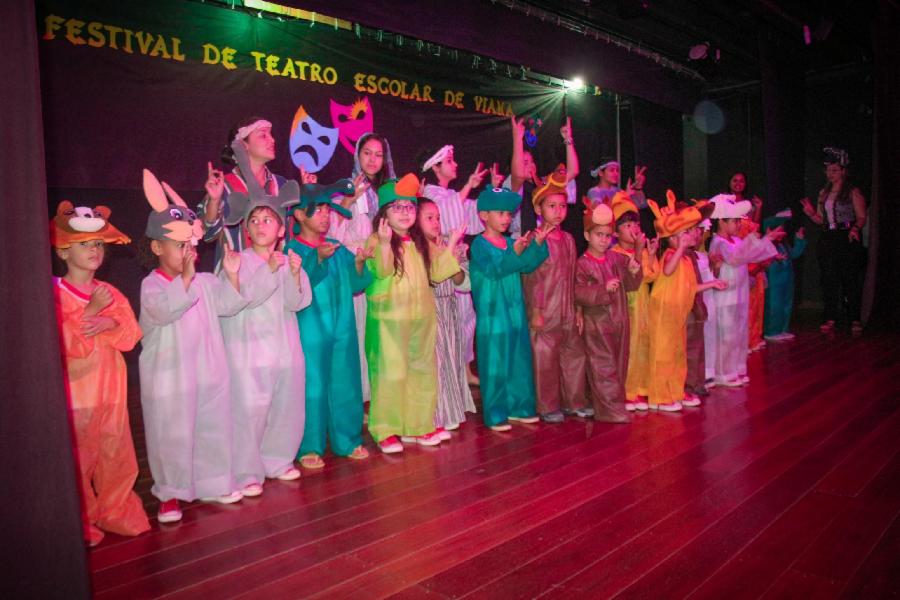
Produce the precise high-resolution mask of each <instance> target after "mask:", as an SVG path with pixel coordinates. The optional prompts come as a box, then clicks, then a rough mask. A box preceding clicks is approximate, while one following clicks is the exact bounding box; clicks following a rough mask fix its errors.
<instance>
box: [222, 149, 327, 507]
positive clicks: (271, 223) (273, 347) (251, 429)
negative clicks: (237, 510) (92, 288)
mask: <svg viewBox="0 0 900 600" xmlns="http://www.w3.org/2000/svg"><path fill="white" fill-rule="evenodd" d="M232 146H233V148H234V153H235V157H236V159H237V161H238V164H239V165H240V166H241V167H242V169H243V170H248V169H249V166H248V165H249V158H248V156H247V151H246V149H245V148H244V147H243V145H242V144H241V142H240V141H235V142H234V144H232ZM247 188H248V194H243V193H241V192H232V193H231V195H230V196H229V202H230V204H231V209H232V210H234V211H236V212H237V211H240V212H239V214H240V215H241V216H242V221H241V222H242V228H243V230H244V236H245V237H246V238H247V240H248V243H247V246H248V247H246V248H245V249H244V251H243V252H241V267H240V273H239V279H240V281H241V282H242V283H241V295H242V296H243V297H244V298H245V299H246V300H247V302H248V304H247V306H246V307H244V309H243V310H241V311H240V312H238V313H237V314H236V315H233V316H225V317H222V319H221V321H220V322H221V325H222V336H223V338H224V340H225V350H226V353H227V355H228V366H229V368H230V370H231V417H232V423H233V424H234V430H233V433H232V438H231V442H232V461H233V462H232V464H233V467H232V470H233V472H234V476H235V479H236V480H237V483H238V486H239V487H240V490H241V493H242V494H243V495H244V496H247V497H253V496H259V495H260V494H262V492H263V484H264V483H265V480H266V478H270V479H280V480H283V481H292V480H294V479H297V478H298V477H300V471H298V470H297V468H296V467H295V466H294V457H295V456H296V454H297V449H298V448H299V447H300V440H301V438H302V437H303V418H304V402H303V385H304V370H305V365H304V359H303V349H302V348H301V346H300V336H299V333H298V331H297V322H296V318H295V316H294V315H295V313H296V312H297V311H300V310H303V309H304V308H306V307H307V306H309V303H310V302H311V300H312V291H311V289H310V284H309V278H308V277H307V276H306V273H305V272H304V271H303V268H302V260H301V258H300V256H299V255H298V254H297V253H295V252H292V251H288V252H287V255H285V254H284V253H283V252H282V251H281V248H280V246H281V244H282V243H283V240H284V230H285V225H284V216H283V209H282V204H285V203H291V202H296V200H297V198H298V195H299V191H298V187H297V183H296V182H294V181H290V182H287V183H286V184H285V185H283V186H281V188H280V190H279V193H278V196H271V195H268V194H267V193H266V191H265V190H264V189H263V187H262V186H260V185H259V184H258V183H257V182H256V181H255V180H252V179H251V180H249V181H248V182H247ZM219 277H220V278H221V279H222V280H223V283H225V280H227V274H226V275H223V274H221V273H220V274H219Z"/></svg>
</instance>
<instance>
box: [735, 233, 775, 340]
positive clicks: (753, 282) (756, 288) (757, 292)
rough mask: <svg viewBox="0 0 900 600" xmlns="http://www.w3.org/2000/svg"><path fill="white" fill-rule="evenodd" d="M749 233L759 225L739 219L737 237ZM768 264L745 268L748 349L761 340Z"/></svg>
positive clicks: (763, 263)
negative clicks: (748, 310)
mask: <svg viewBox="0 0 900 600" xmlns="http://www.w3.org/2000/svg"><path fill="white" fill-rule="evenodd" d="M751 233H759V225H757V224H756V223H755V222H753V221H752V220H751V219H741V224H740V229H738V237H739V238H741V239H744V238H745V237H747V236H748V235H750V234H751ZM768 266H769V263H768V261H767V262H762V263H750V264H749V265H747V269H748V271H749V272H750V314H749V316H748V319H747V324H748V331H747V334H748V335H747V340H748V341H749V344H748V346H749V347H748V348H747V349H748V350H753V349H754V348H756V347H757V346H759V345H761V344H762V342H763V316H764V315H765V307H766V284H767V281H766V268H767V267H768Z"/></svg>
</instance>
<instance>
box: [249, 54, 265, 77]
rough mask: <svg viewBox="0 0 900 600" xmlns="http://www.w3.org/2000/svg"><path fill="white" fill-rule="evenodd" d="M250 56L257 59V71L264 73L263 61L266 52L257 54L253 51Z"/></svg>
mask: <svg viewBox="0 0 900 600" xmlns="http://www.w3.org/2000/svg"><path fill="white" fill-rule="evenodd" d="M250 56H252V57H253V58H254V59H256V70H257V71H259V72H260V73H261V72H262V59H263V58H264V57H265V56H266V53H265V52H257V51H256V50H253V51H251V52H250Z"/></svg>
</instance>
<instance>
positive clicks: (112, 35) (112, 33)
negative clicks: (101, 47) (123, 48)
mask: <svg viewBox="0 0 900 600" xmlns="http://www.w3.org/2000/svg"><path fill="white" fill-rule="evenodd" d="M103 29H105V30H106V33H108V34H109V36H108V37H109V47H110V48H112V49H113V50H118V49H119V45H118V43H117V42H116V36H117V35H118V34H119V33H121V32H122V28H121V27H113V26H112V25H104V26H103Z"/></svg>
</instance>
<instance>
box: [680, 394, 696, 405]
mask: <svg viewBox="0 0 900 600" xmlns="http://www.w3.org/2000/svg"><path fill="white" fill-rule="evenodd" d="M681 404H682V405H683V406H700V404H701V403H700V397H699V396H696V395H694V394H686V395H685V397H684V400H682V401H681Z"/></svg>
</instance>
